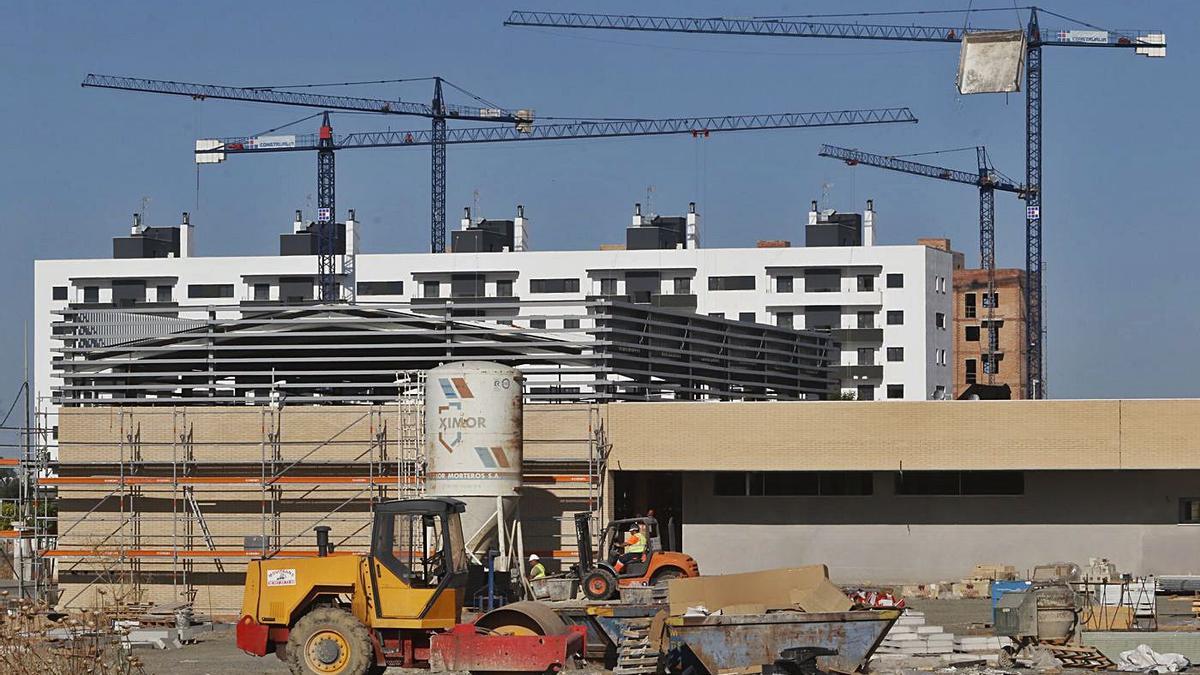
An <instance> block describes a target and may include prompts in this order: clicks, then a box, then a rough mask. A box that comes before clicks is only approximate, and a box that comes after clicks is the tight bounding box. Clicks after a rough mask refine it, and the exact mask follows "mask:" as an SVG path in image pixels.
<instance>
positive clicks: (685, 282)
mask: <svg viewBox="0 0 1200 675" xmlns="http://www.w3.org/2000/svg"><path fill="white" fill-rule="evenodd" d="M691 294H692V278H691V277H675V295H691Z"/></svg>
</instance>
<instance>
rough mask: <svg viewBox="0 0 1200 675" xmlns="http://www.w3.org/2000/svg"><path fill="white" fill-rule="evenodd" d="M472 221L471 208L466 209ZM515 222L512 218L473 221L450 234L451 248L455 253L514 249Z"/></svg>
mask: <svg viewBox="0 0 1200 675" xmlns="http://www.w3.org/2000/svg"><path fill="white" fill-rule="evenodd" d="M465 214H466V218H464V220H466V221H467V222H468V223H470V220H471V210H470V209H467V210H466V211H465ZM514 231H515V230H514V223H513V221H511V220H487V219H484V220H480V221H479V222H478V223H471V224H469V225H468V226H467V229H465V230H455V231H454V232H452V233H451V235H450V250H451V251H453V252H455V253H500V252H501V251H504V250H505V249H507V250H509V251H512V250H514V248H515V246H514V242H515V238H514Z"/></svg>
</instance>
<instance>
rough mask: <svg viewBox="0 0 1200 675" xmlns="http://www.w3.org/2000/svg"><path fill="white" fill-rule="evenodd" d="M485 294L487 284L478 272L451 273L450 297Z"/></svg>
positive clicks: (474, 296)
mask: <svg viewBox="0 0 1200 675" xmlns="http://www.w3.org/2000/svg"><path fill="white" fill-rule="evenodd" d="M486 295H487V284H486V282H485V281H484V276H483V275H482V274H478V273H469V274H451V275H450V297H452V298H482V297H484V296H486Z"/></svg>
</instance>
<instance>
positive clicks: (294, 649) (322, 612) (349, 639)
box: [287, 607, 375, 675]
mask: <svg viewBox="0 0 1200 675" xmlns="http://www.w3.org/2000/svg"><path fill="white" fill-rule="evenodd" d="M287 664H288V669H289V670H291V671H292V674H293V675H367V673H368V672H371V670H370V669H371V668H374V667H375V650H374V649H373V648H372V647H371V635H370V634H369V633H368V632H367V627H366V626H364V625H362V623H361V622H360V621H359V620H358V619H356V618H354V615H352V614H350V613H349V612H347V611H345V610H342V609H337V608H335V607H318V608H317V609H314V610H313V611H311V612H309V613H308V614H305V615H304V616H303V617H301V618H300V620H299V621H297V622H296V625H295V626H293V627H292V631H291V634H290V635H289V636H288V643H287Z"/></svg>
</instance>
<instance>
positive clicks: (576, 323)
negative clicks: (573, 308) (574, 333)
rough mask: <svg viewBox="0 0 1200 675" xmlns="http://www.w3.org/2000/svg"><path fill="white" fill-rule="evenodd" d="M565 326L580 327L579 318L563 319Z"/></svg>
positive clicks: (570, 328) (569, 327) (569, 328)
mask: <svg viewBox="0 0 1200 675" xmlns="http://www.w3.org/2000/svg"><path fill="white" fill-rule="evenodd" d="M563 328H566V329H567V330H576V329H578V328H579V319H563Z"/></svg>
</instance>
